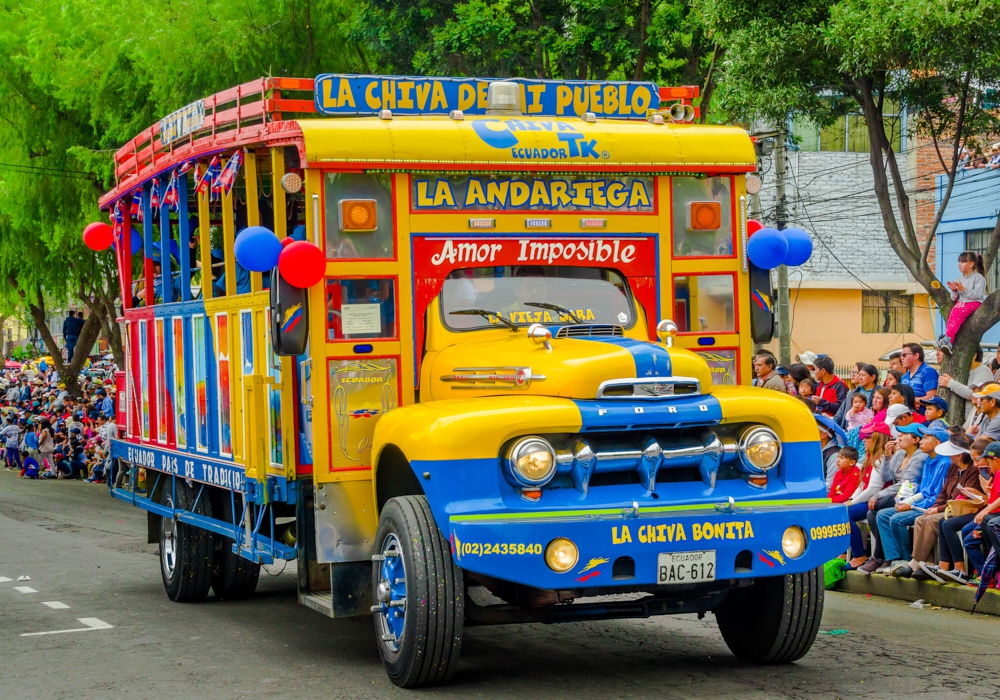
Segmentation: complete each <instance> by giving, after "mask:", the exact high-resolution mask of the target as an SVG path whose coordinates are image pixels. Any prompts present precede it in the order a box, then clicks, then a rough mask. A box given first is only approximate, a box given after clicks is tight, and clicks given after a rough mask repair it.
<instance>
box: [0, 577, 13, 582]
mask: <svg viewBox="0 0 1000 700" xmlns="http://www.w3.org/2000/svg"><path fill="white" fill-rule="evenodd" d="M13 580H14V579H12V578H7V577H6V576H0V583H10V582H11V581H13Z"/></svg>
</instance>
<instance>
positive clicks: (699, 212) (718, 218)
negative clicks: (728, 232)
mask: <svg viewBox="0 0 1000 700" xmlns="http://www.w3.org/2000/svg"><path fill="white" fill-rule="evenodd" d="M687 225H688V230H689V231H717V230H719V229H720V228H722V203H721V202H715V201H708V202H689V203H688V220H687Z"/></svg>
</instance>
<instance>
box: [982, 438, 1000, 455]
mask: <svg viewBox="0 0 1000 700" xmlns="http://www.w3.org/2000/svg"><path fill="white" fill-rule="evenodd" d="M983 457H993V458H995V459H996V458H1000V442H997V441H996V440H994V441H993V442H991V443H990V444H989V445H987V446H986V449H985V450H983Z"/></svg>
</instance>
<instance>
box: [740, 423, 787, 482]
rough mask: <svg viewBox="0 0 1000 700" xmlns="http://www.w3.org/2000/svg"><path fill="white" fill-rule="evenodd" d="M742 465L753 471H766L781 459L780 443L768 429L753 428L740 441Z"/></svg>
mask: <svg viewBox="0 0 1000 700" xmlns="http://www.w3.org/2000/svg"><path fill="white" fill-rule="evenodd" d="M740 453H741V454H742V455H743V461H744V463H745V464H746V465H747V466H748V467H749V468H750V469H751V470H754V471H761V472H763V471H767V470H768V469H770V468H771V467H773V466H774V465H775V464H777V463H778V460H779V459H780V458H781V441H780V440H778V436H777V435H775V434H774V431H772V430H770V429H769V428H754V429H753V430H750V431H748V432H747V433H746V434H745V435H744V436H743V438H742V439H741V440H740Z"/></svg>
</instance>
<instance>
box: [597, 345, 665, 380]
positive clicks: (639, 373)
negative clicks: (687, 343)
mask: <svg viewBox="0 0 1000 700" xmlns="http://www.w3.org/2000/svg"><path fill="white" fill-rule="evenodd" d="M579 340H589V341H593V342H595V343H605V344H607V345H617V346H618V347H620V348H622V349H623V350H626V351H627V352H628V353H629V354H630V355H632V360H633V361H634V362H635V376H636V377H638V378H640V379H641V378H644V377H669V376H671V374H672V369H671V366H670V353H669V352H667V350H666V348H664V347H663V346H662V345H657V344H655V343H650V342H648V341H643V340H635V339H634V338H579Z"/></svg>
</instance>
